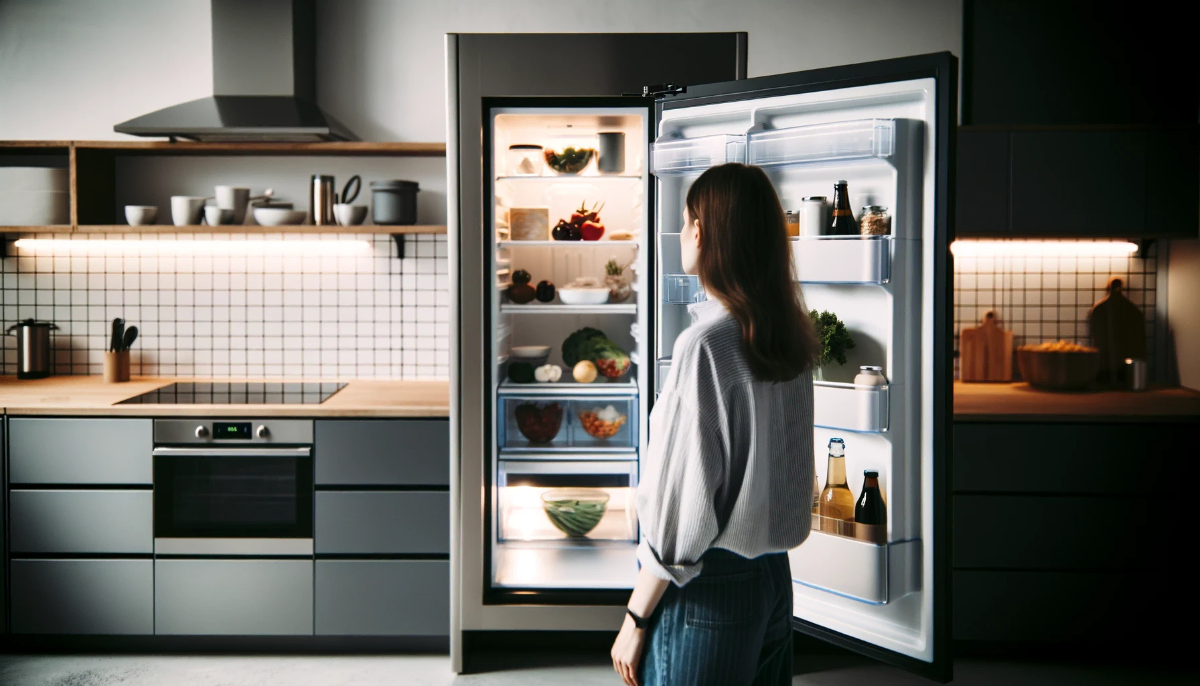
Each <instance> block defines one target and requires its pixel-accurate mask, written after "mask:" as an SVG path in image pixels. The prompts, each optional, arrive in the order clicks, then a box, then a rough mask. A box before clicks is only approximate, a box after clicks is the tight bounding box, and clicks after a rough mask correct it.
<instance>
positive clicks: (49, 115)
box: [0, 0, 962, 141]
mask: <svg viewBox="0 0 1200 686" xmlns="http://www.w3.org/2000/svg"><path fill="white" fill-rule="evenodd" d="M317 14H318V17H317V19H318V22H317V25H318V29H317V31H318V44H317V64H318V68H317V71H318V83H317V90H318V99H319V101H320V104H321V105H322V106H323V107H325V108H326V109H327V110H328V111H329V112H330V113H331V114H333V115H334V116H335V117H337V118H338V119H340V120H341V121H342V122H343V123H345V124H346V125H347V126H349V127H350V128H351V129H352V130H353V131H355V132H356V133H357V134H358V135H359V136H361V137H363V138H364V139H367V140H413V141H440V140H444V139H445V135H446V134H445V130H446V127H445V77H444V66H443V65H444V57H443V55H444V48H443V34H445V33H446V32H463V33H470V32H559V31H596V32H617V31H638V32H646V31H748V32H749V34H750V55H749V65H748V68H749V75H750V76H761V75H765V74H775V73H780V72H787V71H796V70H801V69H812V68H816V67H825V66H831V65H837V64H847V63H853V62H866V61H870V60H876V59H883V58H888V57H902V56H905V55H913V54H919V53H926V52H936V51H941V50H949V51H951V52H953V53H955V54H960V53H961V46H962V24H961V14H962V2H961V0H904V1H903V2H897V1H896V0H743V1H741V2H737V1H735V0H702V1H696V0H607V1H605V2H596V1H595V0H515V1H511V2H484V1H483V0H439V1H432V0H336V1H335V0H319V1H318V8H317ZM571 58H572V56H569V55H568V56H550V55H548V56H547V59H571ZM0 93H3V94H4V97H2V98H0V139H3V138H8V139H13V138H15V139H24V138H35V139H52V138H65V139H111V138H120V137H121V136H118V135H117V134H115V133H113V130H112V127H113V124H116V123H119V122H121V121H124V120H126V119H129V118H131V117H135V116H137V115H140V114H145V113H147V112H150V111H153V110H155V109H159V108H161V107H165V106H167V105H172V104H176V103H179V102H183V101H186V100H192V99H195V98H200V97H204V96H207V95H211V93H212V46H211V21H210V17H209V2H208V0H105V1H104V2H97V1H96V0H0Z"/></svg>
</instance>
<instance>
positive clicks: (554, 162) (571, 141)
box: [542, 135, 596, 174]
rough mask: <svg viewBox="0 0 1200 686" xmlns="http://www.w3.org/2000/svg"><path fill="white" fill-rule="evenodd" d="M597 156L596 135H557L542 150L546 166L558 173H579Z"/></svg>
mask: <svg viewBox="0 0 1200 686" xmlns="http://www.w3.org/2000/svg"><path fill="white" fill-rule="evenodd" d="M595 157H596V137H595V136H584V135H565V136H557V137H555V139H554V141H553V142H552V144H551V145H548V146H546V148H545V149H544V150H543V151H542V159H544V160H545V161H546V166H547V167H549V168H550V171H552V172H554V173H556V174H578V173H579V172H581V171H583V170H584V169H586V168H587V166H588V165H589V164H591V162H592V160H593V159H595Z"/></svg>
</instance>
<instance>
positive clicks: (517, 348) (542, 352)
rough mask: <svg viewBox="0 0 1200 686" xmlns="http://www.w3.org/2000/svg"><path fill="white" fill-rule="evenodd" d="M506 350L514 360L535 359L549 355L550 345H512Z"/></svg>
mask: <svg viewBox="0 0 1200 686" xmlns="http://www.w3.org/2000/svg"><path fill="white" fill-rule="evenodd" d="M508 352H509V354H510V355H512V357H513V359H514V360H537V359H540V358H543V357H547V356H548V355H550V346H548V345H514V346H513V347H512V348H510V349H509V351H508Z"/></svg>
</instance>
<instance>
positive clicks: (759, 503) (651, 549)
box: [612, 164, 817, 686]
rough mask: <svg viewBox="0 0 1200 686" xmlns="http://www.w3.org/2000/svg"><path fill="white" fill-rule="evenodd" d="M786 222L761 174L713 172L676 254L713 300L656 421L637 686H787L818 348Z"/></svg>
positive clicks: (689, 209) (636, 593)
mask: <svg viewBox="0 0 1200 686" xmlns="http://www.w3.org/2000/svg"><path fill="white" fill-rule="evenodd" d="M784 222H785V220H784V215H783V210H782V209H781V208H780V205H779V198H778V197H776V195H775V190H774V188H772V187H771V182H770V181H769V180H768V179H767V176H766V174H764V173H763V171H762V170H761V169H759V168H757V167H748V166H745V165H741V164H725V165H722V166H719V167H713V168H712V169H709V170H708V171H706V172H705V173H704V174H703V175H701V176H700V178H698V179H697V180H696V182H695V183H694V184H692V187H691V189H690V190H689V191H688V194H687V202H686V213H685V214H684V226H683V229H682V232H681V233H680V235H679V242H680V254H681V257H682V261H683V269H684V271H685V272H687V273H688V274H694V275H696V276H699V277H700V283H701V284H702V285H703V286H704V290H705V292H706V293H707V295H708V300H707V301H706V302H702V303H699V304H696V305H691V306H689V308H688V310H689V312H690V314H691V316H692V325H691V326H690V327H689V328H688V329H686V330H685V331H684V332H683V333H682V334H681V335H680V336H679V338H678V339H677V340H676V341H675V348H674V355H673V358H674V361H673V364H672V367H671V371H670V373H669V374H668V375H667V379H666V384H665V386H664V388H663V391H662V394H661V395H660V396H659V398H658V401H657V402H656V403H655V406H654V411H653V412H652V413H651V415H650V442H649V446H648V451H647V455H646V458H645V461H644V463H643V470H642V481H641V484H640V486H639V489H638V496H637V511H638V517H639V519H640V523H641V528H642V542H641V545H640V546H639V547H638V561H639V562H640V563H641V571H640V572H639V574H638V579H637V583H636V585H635V586H634V589H633V593H632V595H631V596H630V598H629V604H628V611H627V613H626V617H625V622H624V624H623V625H622V626H621V631H620V633H619V634H618V636H617V640H616V643H614V644H613V648H612V659H613V667H614V669H616V670H617V673H618V674H620V675H621V678H622V679H624V681H625V683H627V684H630V686H633V685H634V684H640V685H643V686H657V685H660V684H662V685H667V684H672V685H673V684H679V685H688V686H693V685H696V684H701V685H703V684H720V685H722V686H731V685H734V684H751V683H753V684H790V683H791V679H792V641H791V633H792V632H791V616H792V580H791V574H790V571H789V568H788V559H787V553H786V551H787V550H790V549H792V548H794V547H796V546H798V545H800V543H802V542H803V541H804V539H805V537H806V536H807V535H808V529H809V524H810V521H809V517H810V514H811V513H810V510H809V503H810V502H811V500H812V484H813V391H812V364H813V361H814V360H815V359H816V350H817V339H816V334H815V332H814V330H813V325H812V321H811V320H810V319H809V317H808V313H807V312H806V310H805V309H804V303H803V301H802V298H801V295H800V291H799V289H798V288H797V286H796V277H795V274H794V271H793V268H792V261H791V250H790V248H789V245H788V237H787V228H786V225H785V223H784ZM643 652H645V655H643Z"/></svg>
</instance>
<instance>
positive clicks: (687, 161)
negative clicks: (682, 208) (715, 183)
mask: <svg viewBox="0 0 1200 686" xmlns="http://www.w3.org/2000/svg"><path fill="white" fill-rule="evenodd" d="M745 159H746V136H744V135H741V134H721V135H717V136H701V137H699V138H685V139H681V140H672V139H667V140H664V141H656V142H654V143H652V144H651V146H650V171H652V172H654V173H655V174H656V175H658V176H671V175H678V174H694V173H697V172H702V171H704V170H705V169H708V168H709V167H715V166H717V165H718V164H725V163H726V162H744V161H745Z"/></svg>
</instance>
